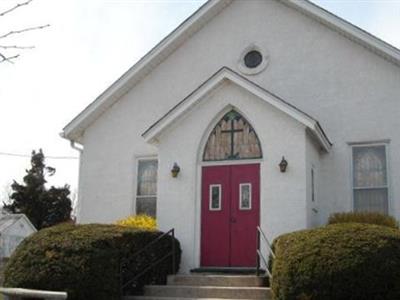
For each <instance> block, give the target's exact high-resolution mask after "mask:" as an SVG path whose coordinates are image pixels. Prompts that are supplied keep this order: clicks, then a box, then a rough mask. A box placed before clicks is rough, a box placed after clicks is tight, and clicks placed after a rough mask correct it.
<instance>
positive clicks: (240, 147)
mask: <svg viewBox="0 0 400 300" xmlns="http://www.w3.org/2000/svg"><path fill="white" fill-rule="evenodd" d="M261 157H262V153H261V146H260V141H259V140H258V137H257V134H256V132H255V131H254V129H253V127H252V126H251V125H250V123H249V122H247V120H246V119H245V118H244V117H243V116H242V115H240V114H239V113H238V112H236V111H235V110H231V111H230V112H228V113H227V114H226V115H225V116H224V117H223V118H222V119H221V120H220V121H219V122H218V124H217V125H216V126H215V127H214V129H213V131H212V132H211V134H210V136H209V137H208V140H207V144H206V147H205V149H204V154H203V160H204V161H217V160H235V159H252V158H261Z"/></svg>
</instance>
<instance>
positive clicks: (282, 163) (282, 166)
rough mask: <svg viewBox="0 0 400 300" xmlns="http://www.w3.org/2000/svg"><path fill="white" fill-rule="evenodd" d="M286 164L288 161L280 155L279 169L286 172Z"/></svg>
mask: <svg viewBox="0 0 400 300" xmlns="http://www.w3.org/2000/svg"><path fill="white" fill-rule="evenodd" d="M287 166H288V162H287V160H286V159H285V157H284V156H282V160H281V162H280V163H279V169H280V170H281V172H282V173H285V172H286V168H287Z"/></svg>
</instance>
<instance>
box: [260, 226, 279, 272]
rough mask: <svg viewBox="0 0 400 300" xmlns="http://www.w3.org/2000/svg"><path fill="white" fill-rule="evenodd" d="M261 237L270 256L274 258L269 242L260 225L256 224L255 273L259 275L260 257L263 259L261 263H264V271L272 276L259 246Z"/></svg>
mask: <svg viewBox="0 0 400 300" xmlns="http://www.w3.org/2000/svg"><path fill="white" fill-rule="evenodd" d="M261 238H262V239H263V241H264V242H265V244H266V246H267V249H268V252H269V253H270V254H271V256H272V257H273V258H275V253H274V251H273V250H272V246H271V243H270V242H269V240H268V238H267V236H266V235H265V234H264V232H263V231H262V229H261V227H260V226H257V251H256V254H257V270H256V273H257V276H260V259H261V260H262V261H263V263H264V264H265V266H266V272H267V275H268V277H269V278H272V274H271V272H270V271H269V269H268V260H267V259H266V258H265V257H264V255H263V254H262V252H261V249H260V248H261V243H260V241H261Z"/></svg>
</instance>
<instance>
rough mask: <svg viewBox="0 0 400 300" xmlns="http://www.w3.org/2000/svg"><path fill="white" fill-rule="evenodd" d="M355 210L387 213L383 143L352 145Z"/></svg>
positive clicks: (387, 201)
mask: <svg viewBox="0 0 400 300" xmlns="http://www.w3.org/2000/svg"><path fill="white" fill-rule="evenodd" d="M352 152H353V198H354V210H355V211H368V212H379V213H384V214H387V213H388V207H389V197H388V194H389V191H388V178H387V160H386V146H385V145H362V146H353V149H352Z"/></svg>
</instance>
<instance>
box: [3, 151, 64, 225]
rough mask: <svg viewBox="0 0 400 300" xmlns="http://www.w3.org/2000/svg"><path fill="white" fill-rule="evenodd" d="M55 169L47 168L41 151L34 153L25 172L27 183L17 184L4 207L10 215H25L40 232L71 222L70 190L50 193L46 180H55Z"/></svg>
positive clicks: (52, 190)
mask: <svg viewBox="0 0 400 300" xmlns="http://www.w3.org/2000/svg"><path fill="white" fill-rule="evenodd" d="M55 171H56V170H55V169H54V168H52V167H49V166H46V165H45V162H44V155H43V152H42V150H41V149H40V150H39V152H35V151H32V157H31V168H30V169H29V170H26V173H27V174H26V175H25V176H24V178H23V181H24V183H23V184H19V183H18V182H16V181H15V180H14V182H13V184H12V185H11V189H12V193H11V195H10V201H9V203H3V204H4V209H5V210H6V211H7V212H10V213H23V214H25V215H26V216H27V217H28V218H29V220H30V221H31V222H32V224H33V225H34V226H35V227H36V228H37V229H42V228H45V227H49V226H52V225H55V224H57V223H61V222H66V221H70V220H71V211H72V206H71V199H70V198H69V194H70V190H69V186H68V185H65V186H64V187H59V188H56V187H54V186H52V187H50V189H47V188H46V186H45V184H46V182H47V181H46V176H53V175H54V174H55Z"/></svg>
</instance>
